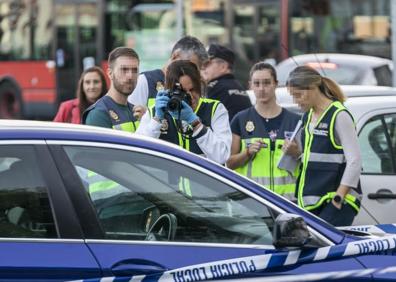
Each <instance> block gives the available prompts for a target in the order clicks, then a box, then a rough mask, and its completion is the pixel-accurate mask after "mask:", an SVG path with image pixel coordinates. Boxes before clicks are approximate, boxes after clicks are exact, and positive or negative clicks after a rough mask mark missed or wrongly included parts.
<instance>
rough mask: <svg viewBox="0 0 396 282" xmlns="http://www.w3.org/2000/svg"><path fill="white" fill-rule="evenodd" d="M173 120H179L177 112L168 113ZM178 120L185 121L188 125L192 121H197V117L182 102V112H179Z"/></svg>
mask: <svg viewBox="0 0 396 282" xmlns="http://www.w3.org/2000/svg"><path fill="white" fill-rule="evenodd" d="M170 114H171V115H172V117H173V118H174V119H178V118H179V112H178V111H173V112H170ZM180 119H181V120H184V121H186V122H187V123H188V124H191V123H193V121H195V120H197V119H199V118H198V116H197V115H196V114H195V113H194V111H193V109H192V108H191V107H190V106H189V105H188V104H187V103H186V102H184V101H182V110H181V112H180Z"/></svg>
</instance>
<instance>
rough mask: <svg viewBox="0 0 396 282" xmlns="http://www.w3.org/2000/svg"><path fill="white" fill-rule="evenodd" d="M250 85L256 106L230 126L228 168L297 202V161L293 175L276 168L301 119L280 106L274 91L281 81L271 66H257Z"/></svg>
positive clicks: (236, 117)
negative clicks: (288, 140) (286, 142)
mask: <svg viewBox="0 0 396 282" xmlns="http://www.w3.org/2000/svg"><path fill="white" fill-rule="evenodd" d="M249 84H250V89H251V90H253V92H254V94H255V97H256V105H255V106H253V107H250V108H249V109H246V110H244V111H242V112H239V113H238V114H237V115H236V116H235V117H234V119H233V120H232V122H231V130H232V147H231V157H230V158H229V160H228V161H227V167H229V168H231V169H234V170H236V171H237V172H238V173H240V174H242V175H245V176H247V177H249V178H250V179H252V180H254V181H256V182H258V183H260V184H262V185H264V186H265V187H266V188H268V189H270V190H272V191H274V192H276V193H278V194H280V195H282V196H284V197H286V198H288V199H290V200H295V183H296V178H297V175H298V172H299V168H298V161H297V158H296V160H295V164H296V165H295V168H294V169H292V171H287V170H283V169H280V168H278V167H277V165H278V162H279V160H280V158H281V156H282V155H283V151H282V148H283V147H284V146H283V145H284V143H285V140H286V139H287V138H289V137H290V136H291V135H292V133H293V131H294V129H295V128H296V125H297V123H298V120H299V118H300V117H299V116H298V115H297V114H295V113H292V112H290V111H288V110H287V109H284V108H282V107H281V106H279V105H278V104H277V102H276V96H275V89H276V87H277V85H278V81H277V76H276V72H275V69H274V68H273V66H271V65H270V64H267V63H262V62H259V63H256V64H255V65H254V66H253V67H252V68H251V70H250V79H249ZM283 149H284V150H286V149H285V148H283ZM296 149H297V145H295V148H294V150H296ZM292 150H293V148H292V146H290V148H287V151H288V152H290V153H291V152H292ZM297 157H298V156H297Z"/></svg>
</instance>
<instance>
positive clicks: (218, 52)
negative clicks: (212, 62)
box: [208, 44, 235, 66]
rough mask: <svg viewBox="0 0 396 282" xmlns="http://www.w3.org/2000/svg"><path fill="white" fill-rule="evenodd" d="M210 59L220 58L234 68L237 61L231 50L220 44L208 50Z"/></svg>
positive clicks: (211, 46)
mask: <svg viewBox="0 0 396 282" xmlns="http://www.w3.org/2000/svg"><path fill="white" fill-rule="evenodd" d="M208 54H209V59H214V58H219V59H222V60H224V61H226V62H227V63H229V64H230V66H232V65H233V64H234V61H235V54H234V52H233V51H232V50H231V49H228V48H227V47H225V46H222V45H219V44H210V45H209V48H208Z"/></svg>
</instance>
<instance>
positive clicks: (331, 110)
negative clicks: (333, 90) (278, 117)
mask: <svg viewBox="0 0 396 282" xmlns="http://www.w3.org/2000/svg"><path fill="white" fill-rule="evenodd" d="M343 110H346V109H345V107H344V106H343V105H342V104H341V103H340V102H333V103H332V104H331V105H329V107H328V108H327V109H326V110H325V111H324V112H323V113H322V115H321V117H320V118H319V119H318V122H317V125H315V127H314V128H313V130H312V133H311V132H310V128H309V125H310V122H311V120H312V115H313V110H310V111H309V113H308V115H307V116H306V117H307V118H306V120H305V122H304V136H303V141H304V144H303V145H304V154H303V168H302V172H301V176H300V179H299V183H298V205H299V206H300V207H302V208H304V209H306V210H313V209H316V208H319V207H320V206H321V205H322V204H324V203H327V202H329V201H331V199H332V198H333V197H334V196H335V194H336V192H335V190H336V189H337V188H338V185H339V184H334V182H335V181H334V180H336V179H338V178H339V179H341V176H342V174H343V172H344V169H342V167H345V164H346V163H345V162H346V160H345V155H344V152H343V148H342V146H341V145H338V144H336V141H335V137H334V127H335V119H336V116H337V114H338V113H339V112H340V111H343ZM330 114H331V116H329V115H330ZM321 128H322V129H321ZM326 140H327V143H326ZM314 142H315V143H314ZM318 142H322V143H318ZM313 144H315V145H314V146H313ZM312 148H316V149H315V150H318V149H319V148H320V149H321V150H325V151H326V152H325V153H322V152H317V151H313V149H312ZM326 148H327V149H326ZM316 166H319V167H320V168H319V169H318V168H316ZM308 171H309V173H310V177H311V178H309V179H308V178H306V175H307V172H308ZM326 175H327V178H326ZM330 176H331V177H330ZM333 176H334V178H333ZM315 181H316V182H315ZM321 181H322V182H323V183H321ZM329 181H330V182H329ZM307 183H308V184H307ZM315 183H316V185H315ZM318 183H320V185H318ZM326 185H327V186H326ZM307 186H309V188H307ZM333 186H337V187H333ZM315 189H316V190H315ZM326 189H327V190H326ZM307 190H308V191H309V192H307ZM323 190H324V191H323ZM329 190H333V191H329ZM307 193H310V194H307ZM360 199H361V195H360V194H359V193H357V192H356V191H355V190H354V189H351V190H350V192H349V194H348V195H347V196H346V197H345V202H347V203H348V204H350V205H351V206H352V207H353V208H354V209H355V210H356V211H359V207H360Z"/></svg>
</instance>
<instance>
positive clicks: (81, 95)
mask: <svg viewBox="0 0 396 282" xmlns="http://www.w3.org/2000/svg"><path fill="white" fill-rule="evenodd" d="M90 72H96V73H97V74H99V76H100V80H101V81H102V90H101V91H100V95H99V97H98V99H99V98H101V97H103V96H104V95H106V93H107V82H106V77H105V74H104V72H103V70H102V69H101V68H100V67H96V66H95V67H90V68H87V69H86V70H84V71H83V73H82V74H81V76H80V80H79V81H78V86H77V95H76V96H77V98H78V101H79V106H78V107H79V110H80V114H81V116H82V113H83V112H84V111H85V110H86V109H87V108H88V107H89V106H90V105H91V104H90V103H89V102H88V99H87V95H86V93H85V92H84V87H83V86H84V77H85V75H86V74H87V73H90Z"/></svg>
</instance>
